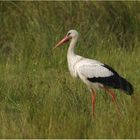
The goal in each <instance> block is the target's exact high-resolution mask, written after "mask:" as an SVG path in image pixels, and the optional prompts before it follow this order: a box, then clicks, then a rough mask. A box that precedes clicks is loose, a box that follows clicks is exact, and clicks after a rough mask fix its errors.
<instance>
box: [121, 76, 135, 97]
mask: <svg viewBox="0 0 140 140" xmlns="http://www.w3.org/2000/svg"><path fill="white" fill-rule="evenodd" d="M119 79H120V80H119V81H120V89H122V90H123V91H124V92H126V94H128V95H132V94H133V92H134V88H133V86H132V84H131V83H130V82H128V81H127V80H126V79H124V78H123V77H119Z"/></svg>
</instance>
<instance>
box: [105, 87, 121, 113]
mask: <svg viewBox="0 0 140 140" xmlns="http://www.w3.org/2000/svg"><path fill="white" fill-rule="evenodd" d="M104 89H105V90H106V91H107V93H108V94H109V95H110V96H111V98H112V102H113V103H114V104H115V106H116V111H117V113H118V114H119V115H121V112H120V109H119V106H118V104H117V101H116V95H115V92H114V91H113V90H111V89H109V88H107V87H104Z"/></svg>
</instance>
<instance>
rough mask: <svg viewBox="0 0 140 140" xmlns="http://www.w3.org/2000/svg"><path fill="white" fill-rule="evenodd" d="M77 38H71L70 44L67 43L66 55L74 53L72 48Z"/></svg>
mask: <svg viewBox="0 0 140 140" xmlns="http://www.w3.org/2000/svg"><path fill="white" fill-rule="evenodd" d="M77 40H78V37H75V38H72V40H71V42H70V45H69V48H68V53H67V57H70V56H74V55H75V53H74V48H75V46H76V43H77Z"/></svg>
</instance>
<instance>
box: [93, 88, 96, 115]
mask: <svg viewBox="0 0 140 140" xmlns="http://www.w3.org/2000/svg"><path fill="white" fill-rule="evenodd" d="M95 101H96V92H95V90H93V89H92V113H93V115H95V113H94V109H95Z"/></svg>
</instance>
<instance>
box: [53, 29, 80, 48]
mask: <svg viewBox="0 0 140 140" xmlns="http://www.w3.org/2000/svg"><path fill="white" fill-rule="evenodd" d="M78 36H79V34H78V32H77V31H76V30H70V31H68V33H67V34H66V36H65V37H64V38H63V39H62V40H61V41H59V42H58V43H57V44H56V45H55V47H54V48H53V49H55V48H57V47H58V46H60V45H62V44H64V43H66V42H68V41H70V40H71V39H74V38H75V39H77V38H78Z"/></svg>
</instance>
